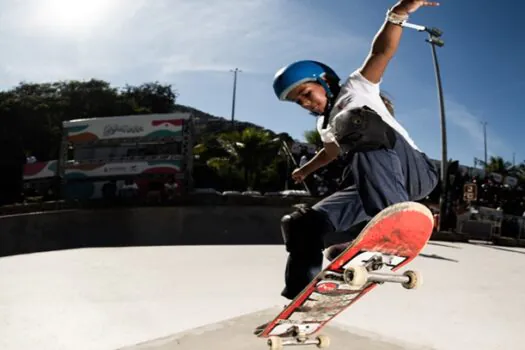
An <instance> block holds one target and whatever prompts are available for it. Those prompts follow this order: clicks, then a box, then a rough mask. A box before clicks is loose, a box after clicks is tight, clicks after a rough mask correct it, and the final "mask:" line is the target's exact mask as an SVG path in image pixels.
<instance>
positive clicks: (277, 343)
mask: <svg viewBox="0 0 525 350" xmlns="http://www.w3.org/2000/svg"><path fill="white" fill-rule="evenodd" d="M268 346H269V347H270V350H282V348H283V340H282V339H281V338H279V337H270V339H268Z"/></svg>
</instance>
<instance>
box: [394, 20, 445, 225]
mask: <svg viewBox="0 0 525 350" xmlns="http://www.w3.org/2000/svg"><path fill="white" fill-rule="evenodd" d="M403 26H404V27H407V28H411V29H415V30H417V31H420V32H427V33H428V39H426V42H428V43H429V44H430V46H431V48H432V59H433V61H434V70H435V73H436V84H437V89H438V100H439V111H440V124H441V195H440V197H439V226H438V230H439V231H443V230H444V222H445V220H444V218H445V217H446V214H447V212H448V203H447V202H448V201H447V192H448V179H447V168H448V165H447V164H448V158H447V125H446V118H445V102H444V98H443V87H442V85H441V72H440V69H439V62H438V59H437V53H436V46H438V47H443V46H444V45H445V42H444V41H443V40H442V39H440V37H441V35H442V34H443V32H442V31H441V30H440V29H438V28H427V27H424V26H420V25H416V24H411V23H404V24H403Z"/></svg>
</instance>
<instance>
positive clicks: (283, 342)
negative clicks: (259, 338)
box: [268, 326, 330, 350]
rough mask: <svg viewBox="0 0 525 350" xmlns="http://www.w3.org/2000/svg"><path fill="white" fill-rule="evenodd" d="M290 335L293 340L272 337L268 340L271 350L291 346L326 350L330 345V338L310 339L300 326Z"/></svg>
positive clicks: (294, 328) (322, 336) (318, 337)
mask: <svg viewBox="0 0 525 350" xmlns="http://www.w3.org/2000/svg"><path fill="white" fill-rule="evenodd" d="M290 335H291V338H281V337H277V336H275V337H270V338H269V339H268V346H269V347H270V350H282V349H283V347H284V346H289V345H317V347H318V348H319V349H324V348H327V347H328V346H329V345H330V338H328V336H326V335H318V336H317V337H315V339H310V338H308V336H307V335H306V333H304V332H302V331H301V329H300V326H294V327H293V329H292V330H291V334H290Z"/></svg>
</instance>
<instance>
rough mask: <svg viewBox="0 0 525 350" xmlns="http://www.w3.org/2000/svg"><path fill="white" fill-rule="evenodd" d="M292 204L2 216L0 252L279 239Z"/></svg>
mask: <svg viewBox="0 0 525 350" xmlns="http://www.w3.org/2000/svg"><path fill="white" fill-rule="evenodd" d="M292 210H293V208H292V207H291V206H277V207H270V206H187V207H138V208H137V207H134V208H114V209H96V210H88V209H77V210H75V209H74V210H60V211H51V212H39V213H25V214H19V215H10V216H3V217H0V256H9V255H17V254H27V253H34V252H43V251H52V250H63V249H75V248H89V247H128V246H163V245H240V244H249V245H257V244H282V237H281V233H280V226H279V225H280V219H281V217H282V216H283V215H285V214H286V213H289V212H291V211H292Z"/></svg>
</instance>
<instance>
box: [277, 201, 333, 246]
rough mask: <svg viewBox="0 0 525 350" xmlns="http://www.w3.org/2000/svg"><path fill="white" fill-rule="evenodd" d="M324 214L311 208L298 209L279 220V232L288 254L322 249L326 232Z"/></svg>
mask: <svg viewBox="0 0 525 350" xmlns="http://www.w3.org/2000/svg"><path fill="white" fill-rule="evenodd" d="M327 225H328V223H327V221H326V218H325V217H324V214H322V213H320V212H317V211H315V210H313V209H311V208H305V209H298V210H296V211H294V212H293V213H291V214H287V215H285V216H283V218H282V219H281V232H282V235H283V239H284V244H285V246H286V250H287V251H288V252H311V251H317V250H322V249H323V248H324V242H323V236H324V233H325V232H326V231H327Z"/></svg>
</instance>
